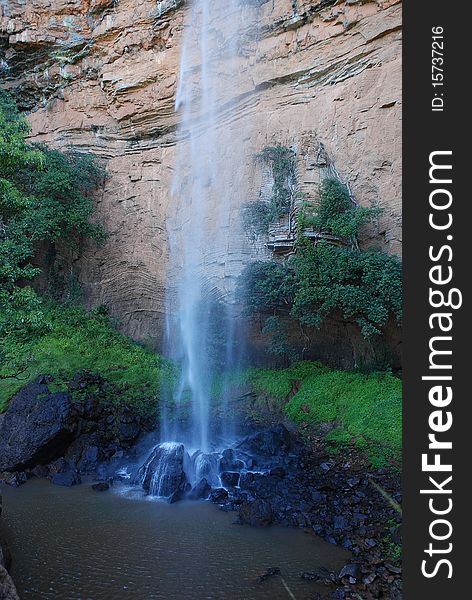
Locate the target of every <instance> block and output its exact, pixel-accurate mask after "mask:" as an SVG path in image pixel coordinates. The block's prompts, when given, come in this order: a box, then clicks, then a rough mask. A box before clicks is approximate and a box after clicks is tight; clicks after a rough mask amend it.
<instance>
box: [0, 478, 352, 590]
mask: <svg viewBox="0 0 472 600" xmlns="http://www.w3.org/2000/svg"><path fill="white" fill-rule="evenodd" d="M1 493H2V495H3V506H4V510H3V516H2V523H1V527H2V533H3V535H4V537H5V538H6V539H7V542H8V543H9V545H10V548H11V551H12V554H13V557H14V563H13V567H12V576H13V578H14V580H15V583H16V584H17V587H18V592H19V594H20V597H21V598H22V600H42V599H58V600H131V599H132V600H279V599H280V600H287V599H290V598H291V599H292V600H293V598H295V599H296V600H306V599H308V598H310V597H311V596H312V595H313V593H314V592H319V593H322V594H326V593H327V590H326V588H323V587H319V586H317V585H316V584H314V583H313V582H310V581H305V580H303V579H301V577H300V575H301V573H302V572H304V571H313V570H316V569H317V568H318V567H321V566H323V567H326V568H328V569H329V570H334V571H338V570H339V569H340V568H341V567H342V566H343V565H344V564H345V562H346V561H347V560H348V558H349V554H348V553H347V552H346V551H344V550H341V549H340V548H338V547H336V546H333V545H331V544H328V543H326V542H325V541H323V540H321V539H319V538H317V537H315V536H313V535H310V534H307V533H304V532H303V531H300V530H295V529H288V528H283V527H278V526H271V527H269V528H264V529H257V528H251V527H247V526H240V525H235V524H233V523H234V521H235V518H236V514H235V513H226V512H223V511H221V510H218V509H217V507H215V506H214V505H212V504H211V503H209V502H184V503H180V504H173V505H169V504H167V503H165V502H161V501H156V500H154V501H151V500H149V499H145V498H142V497H139V496H138V497H136V494H134V495H132V494H131V493H130V492H129V490H128V491H127V489H126V488H124V487H123V488H118V487H116V486H115V488H114V491H113V492H94V491H93V490H92V489H91V487H90V485H80V486H75V487H72V488H64V487H59V486H54V485H51V484H50V483H49V482H47V481H41V480H31V481H29V482H28V483H27V484H25V485H24V486H22V487H20V488H18V489H12V488H9V487H8V486H2V489H1ZM270 567H279V568H280V569H281V572H282V577H283V580H282V579H281V578H280V577H272V578H269V579H267V580H266V581H265V582H263V583H260V582H258V581H257V577H258V576H259V575H261V574H262V573H264V572H265V571H266V570H267V569H268V568H270ZM284 582H285V585H284ZM287 587H288V589H289V590H290V592H289V591H287ZM290 593H291V594H292V596H291V595H290Z"/></svg>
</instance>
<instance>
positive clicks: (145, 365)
mask: <svg viewBox="0 0 472 600" xmlns="http://www.w3.org/2000/svg"><path fill="white" fill-rule="evenodd" d="M42 312H43V319H44V321H45V322H46V323H47V328H46V330H45V331H43V333H41V334H38V333H37V334H36V335H30V336H28V337H23V338H22V337H19V336H17V335H15V334H14V333H10V334H6V335H3V336H2V337H0V359H1V360H0V365H1V368H0V411H1V410H2V409H4V408H5V407H6V404H7V402H8V400H9V399H10V398H11V396H12V395H13V394H14V393H15V392H16V391H18V390H19V389H20V388H21V387H22V386H23V385H25V383H27V382H28V381H31V380H32V379H34V378H35V377H37V376H38V375H41V374H51V375H54V386H55V387H56V386H57V387H59V388H61V387H65V386H66V384H67V382H68V381H69V380H70V378H71V377H72V376H73V375H74V374H75V373H77V372H78V371H80V370H82V369H87V370H90V371H92V372H94V373H100V375H101V376H102V377H104V378H105V379H106V380H107V381H109V382H110V383H111V384H113V387H114V391H113V396H112V397H111V398H110V400H112V401H115V402H117V403H127V404H129V405H131V406H133V408H134V409H135V410H137V411H138V412H141V413H143V414H149V413H151V412H155V410H156V403H157V397H158V396H157V394H158V391H159V389H160V386H161V385H162V384H163V383H164V382H167V381H169V380H172V377H173V369H172V366H171V365H170V364H169V363H167V362H166V361H164V360H163V359H161V358H160V357H159V356H157V355H156V354H155V353H154V352H151V351H149V350H146V349H145V348H143V347H142V346H140V345H138V344H136V343H135V342H133V341H132V340H131V339H129V338H127V337H125V336H123V335H122V334H120V333H119V332H118V331H116V330H115V329H114V328H113V326H112V324H111V322H110V319H109V318H108V317H107V316H106V314H105V311H104V310H103V309H98V310H95V311H91V312H86V311H85V310H84V309H83V308H80V307H73V306H64V305H60V304H57V303H52V302H50V303H43V305H42ZM11 375H16V377H12V376H11ZM9 376H10V377H9Z"/></svg>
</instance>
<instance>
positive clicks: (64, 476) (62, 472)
mask: <svg viewBox="0 0 472 600" xmlns="http://www.w3.org/2000/svg"><path fill="white" fill-rule="evenodd" d="M49 472H50V476H49V477H50V480H51V483H52V484H54V485H62V486H65V487H70V486H72V485H76V484H78V483H81V479H80V475H79V473H78V471H77V469H76V468H75V467H74V465H72V464H71V463H69V462H68V461H66V460H65V459H64V458H60V459H59V460H57V461H55V462H54V463H52V464H51V465H50V468H49Z"/></svg>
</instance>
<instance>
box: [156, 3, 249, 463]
mask: <svg viewBox="0 0 472 600" xmlns="http://www.w3.org/2000/svg"><path fill="white" fill-rule="evenodd" d="M248 10H250V9H249V8H248V4H247V3H246V2H245V1H244V0H211V1H210V0H194V1H193V3H192V4H191V6H190V8H188V9H187V14H186V21H185V25H184V31H183V45H182V53H181V63H180V74H179V82H178V89H177V95H176V106H175V108H176V111H177V112H178V114H179V117H180V121H179V127H178V140H179V144H178V148H179V150H178V155H177V159H176V164H175V170H174V176H173V182H172V204H171V207H170V215H169V218H168V233H169V248H170V261H169V262H170V268H169V274H168V282H169V284H168V290H167V302H168V305H167V309H168V310H167V327H166V350H167V354H168V355H169V356H170V357H171V358H172V359H173V360H174V361H175V362H176V363H177V364H178V365H180V367H181V370H180V377H179V381H178V382H177V384H176V385H175V387H174V388H173V390H172V391H171V394H170V396H171V398H170V404H171V405H172V410H173V417H172V419H170V418H169V408H168V407H167V408H166V409H165V411H164V413H165V414H164V415H163V417H162V421H163V441H168V440H171V439H173V440H175V439H179V440H183V441H184V442H185V443H186V444H188V445H189V446H191V447H193V448H194V449H200V450H201V451H202V452H204V453H207V452H208V451H209V447H210V441H211V432H210V426H209V418H210V395H211V385H212V380H213V377H214V375H215V373H216V372H218V371H219V372H220V373H222V375H221V378H222V380H223V381H224V378H225V375H224V373H225V372H226V373H228V371H229V369H231V368H232V367H233V366H234V363H235V358H236V336H235V331H234V318H233V314H232V311H233V309H232V302H233V295H234V281H235V278H236V275H237V274H238V270H239V271H240V267H241V260H242V259H241V255H240V254H239V255H238V248H237V229H238V218H239V211H238V210H237V208H236V207H237V203H238V198H237V189H236V188H237V184H236V182H237V177H238V175H237V173H240V172H242V171H243V169H242V165H243V164H244V161H245V159H246V154H247V151H246V148H245V144H244V139H245V136H246V139H247V123H245V122H244V119H242V118H239V117H238V119H239V122H238V124H237V127H231V123H232V121H233V120H234V112H235V106H236V104H237V97H238V95H240V94H241V93H242V92H243V91H244V85H245V84H244V82H243V79H244V78H245V77H246V78H247V76H248V69H247V65H246V66H245V62H244V61H245V59H244V57H243V56H242V53H241V47H242V44H243V39H247V31H248V18H249V17H248ZM249 22H250V21H249ZM243 33H244V35H245V36H246V38H244V36H243V35H242V34H243ZM223 395H224V394H223ZM184 421H186V423H187V425H186V427H183V426H182V422H184ZM188 425H190V426H188ZM186 428H187V429H188V430H189V431H190V433H189V431H185V429H186ZM223 429H224V428H223Z"/></svg>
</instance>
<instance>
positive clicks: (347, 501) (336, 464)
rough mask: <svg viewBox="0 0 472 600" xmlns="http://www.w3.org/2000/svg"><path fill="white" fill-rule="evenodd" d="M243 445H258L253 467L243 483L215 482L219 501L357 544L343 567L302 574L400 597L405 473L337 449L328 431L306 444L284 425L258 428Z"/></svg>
mask: <svg viewBox="0 0 472 600" xmlns="http://www.w3.org/2000/svg"><path fill="white" fill-rule="evenodd" d="M240 451H241V453H245V452H247V451H250V452H251V460H252V461H253V463H254V464H253V467H252V468H253V471H246V472H241V473H239V477H236V476H234V478H233V483H235V484H237V487H235V486H233V487H231V486H226V487H227V490H222V489H219V490H214V491H213V492H212V493H211V495H210V499H211V500H212V501H213V502H215V503H216V504H218V505H219V506H220V507H221V508H222V509H223V510H234V511H238V518H237V522H238V523H241V524H248V525H252V526H267V525H270V524H271V523H279V524H282V525H285V526H293V527H300V528H303V529H305V531H306V532H307V533H310V534H314V535H318V536H321V537H323V538H324V539H325V540H326V541H328V542H329V543H331V544H336V545H339V546H341V547H343V548H346V549H347V550H349V551H350V552H351V553H352V561H351V562H350V563H349V564H346V565H345V567H344V568H343V569H342V570H341V571H340V573H330V572H325V571H320V572H316V573H311V572H305V573H301V574H300V576H301V577H303V578H304V579H307V580H311V581H313V582H314V583H317V584H320V583H321V584H323V585H324V586H326V588H327V594H326V596H325V597H327V598H338V599H346V600H347V599H356V600H359V598H362V599H364V600H371V599H374V598H375V599H377V598H383V599H388V600H400V598H401V597H402V585H401V565H400V554H401V526H400V523H401V508H400V503H401V492H400V476H399V475H397V474H395V473H392V472H390V471H388V470H386V469H372V468H371V467H369V466H368V463H367V461H366V459H365V457H364V456H363V455H362V454H361V453H360V452H359V451H357V450H354V449H351V450H344V449H343V451H342V452H339V453H337V454H332V453H330V452H329V449H328V448H327V447H326V445H325V443H324V441H323V439H322V437H319V438H317V437H314V438H312V439H311V440H310V441H309V442H308V443H306V442H304V443H303V444H301V443H300V441H299V440H298V439H297V437H294V436H293V435H291V434H289V432H288V431H287V429H285V427H284V426H283V425H278V426H277V427H275V428H272V429H270V430H266V431H264V432H259V433H256V434H254V435H253V436H250V437H249V438H247V439H246V440H244V441H243V442H242V443H241V445H240ZM240 455H241V454H240ZM270 465H272V466H271V467H270ZM269 467H270V468H269ZM228 479H229V477H226V480H227V481H228ZM236 480H237V481H236ZM274 568H275V569H276V570H277V569H279V568H281V570H282V572H283V565H275V566H274ZM318 597H319V598H321V597H322V596H317V595H316V594H315V595H314V596H313V599H315V598H318Z"/></svg>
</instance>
